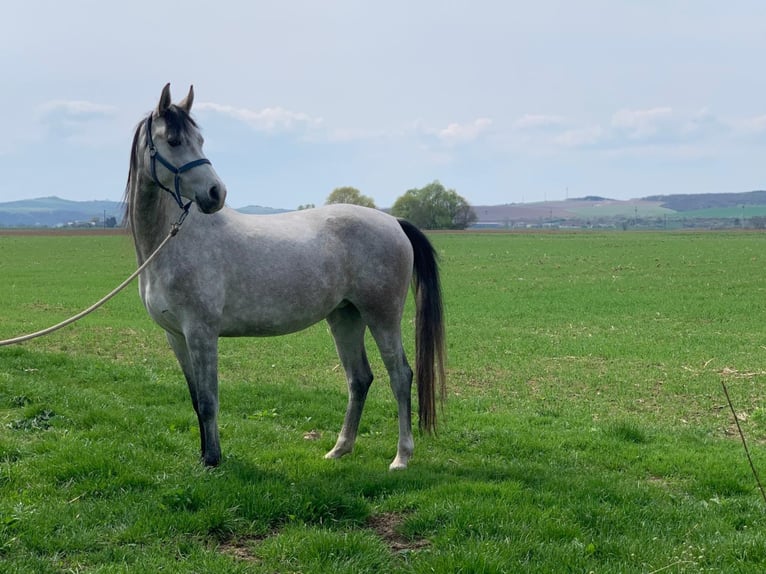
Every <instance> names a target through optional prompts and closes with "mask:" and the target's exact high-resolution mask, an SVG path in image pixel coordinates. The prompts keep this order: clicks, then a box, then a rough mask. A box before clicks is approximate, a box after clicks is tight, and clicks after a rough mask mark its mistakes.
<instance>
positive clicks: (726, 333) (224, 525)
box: [0, 232, 766, 574]
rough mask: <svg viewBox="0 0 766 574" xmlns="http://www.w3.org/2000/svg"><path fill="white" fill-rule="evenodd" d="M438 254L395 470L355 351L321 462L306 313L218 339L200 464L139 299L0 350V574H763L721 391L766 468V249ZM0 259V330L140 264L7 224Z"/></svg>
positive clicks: (330, 388)
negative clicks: (430, 330)
mask: <svg viewBox="0 0 766 574" xmlns="http://www.w3.org/2000/svg"><path fill="white" fill-rule="evenodd" d="M432 239H433V241H434V243H435V245H436V246H437V248H438V251H439V252H440V254H441V261H442V272H443V282H444V291H445V300H446V315H447V336H448V353H449V369H448V376H449V380H448V397H447V400H446V404H445V410H444V413H443V416H442V418H441V427H440V432H439V434H438V435H437V436H435V437H428V436H417V435H416V450H415V456H414V458H413V459H412V461H411V463H410V468H409V469H408V470H406V471H403V472H389V471H388V470H387V465H388V463H389V462H390V460H391V459H392V457H393V455H394V452H395V446H396V432H397V430H396V429H397V422H396V407H395V402H394V400H393V398H392V397H391V393H390V391H389V389H388V384H387V380H386V377H385V373H384V371H383V369H382V366H381V362H380V359H379V357H378V355H377V352H376V351H375V350H374V349H371V352H370V355H371V362H372V366H373V370H374V371H375V373H376V375H377V380H376V383H375V384H374V385H373V388H372V390H371V391H370V397H369V400H368V403H367V409H366V411H365V414H364V417H363V419H362V427H361V431H360V437H359V440H358V442H357V447H356V450H355V452H354V453H353V454H351V455H349V456H347V457H345V458H343V459H341V460H338V461H328V460H323V459H322V455H323V454H324V453H325V452H326V451H327V450H328V449H329V448H330V447H331V446H332V445H333V443H334V440H335V438H336V434H337V432H338V430H339V429H340V425H341V422H342V417H343V412H344V408H345V404H346V391H345V382H344V380H343V377H342V374H341V371H340V369H339V366H338V360H337V358H336V356H335V353H334V349H333V344H332V340H331V337H330V335H329V333H328V332H327V329H326V327H325V326H324V325H323V324H319V325H316V326H315V327H313V328H311V329H308V330H307V331H304V332H301V333H297V334H294V335H291V336H286V337H281V338H273V339H227V340H222V341H221V358H220V376H221V417H220V424H221V435H222V448H223V456H224V459H223V462H222V464H221V466H220V467H218V468H216V469H213V470H208V469H205V468H203V466H202V465H201V464H200V463H199V460H198V441H199V437H198V430H197V423H196V417H195V415H194V413H193V411H192V407H191V402H190V400H189V398H188V396H187V391H186V385H185V383H184V382H183V380H182V376H181V373H180V370H179V368H178V367H177V365H176V363H175V359H174V358H173V356H172V354H171V352H170V351H169V349H168V348H167V346H166V342H165V339H164V334H163V332H162V331H161V329H160V328H159V327H157V326H155V325H154V324H153V323H152V322H151V320H150V319H149V318H148V316H147V315H146V313H145V311H144V310H143V307H142V305H141V302H140V300H139V297H138V294H137V287H136V286H135V285H132V286H131V287H129V288H128V290H127V291H126V292H124V293H122V294H120V295H119V296H117V298H115V299H114V300H112V301H111V302H109V303H108V304H107V305H106V307H104V308H102V309H100V310H99V311H97V312H96V313H94V314H93V315H90V316H89V317H87V318H85V319H83V320H82V321H81V322H79V323H77V324H75V325H73V326H70V327H67V328H65V329H64V330H62V331H59V332H57V333H55V334H53V335H50V336H48V337H45V338H43V339H37V340H35V341H32V342H28V343H25V344H23V345H19V346H11V347H2V348H0V570H2V571H3V572H14V573H16V572H24V573H26V572H28V573H35V574H38V573H47V572H50V573H54V572H55V573H63V572H88V573H91V572H99V573H101V572H104V573H107V572H108V573H117V572H120V573H122V572H124V573H128V572H130V573H135V572H160V571H165V572H205V573H230V572H235V573H237V572H239V573H244V572H254V573H275V572H279V573H282V572H302V573H314V572H332V573H333V574H340V573H364V572H369V573H373V572H375V573H378V572H407V573H426V572H437V573H439V572H465V573H495V572H525V573H526V572H539V573H550V572H582V573H588V572H595V573H613V572H623V573H645V574H649V573H659V572H662V573H680V572H685V573H692V572H694V573H696V572H721V573H733V572H741V573H746V572H762V571H764V568H766V503H764V500H763V499H762V498H761V494H760V492H759V490H758V488H757V485H756V481H755V478H754V477H753V474H752V472H751V470H750V467H749V465H748V462H747V458H746V457H745V453H744V449H743V448H742V444H741V442H740V439H739V436H738V434H737V433H736V426H735V424H734V420H733V418H732V415H731V412H730V411H729V407H728V404H727V402H726V398H725V396H724V394H723V391H722V385H721V383H722V382H725V383H726V385H727V386H728V389H729V392H730V394H731V397H732V400H733V402H734V404H735V408H736V412H737V413H738V415H739V419H740V421H741V425H742V429H743V431H744V433H745V435H746V437H747V440H748V445H749V447H750V451H751V454H752V457H753V461H754V464H755V466H756V468H757V469H758V470H759V471H760V472H761V474H763V475H764V476H763V477H762V478H764V479H766V389H765V388H764V383H765V382H766V329H764V325H765V324H766V278H765V277H764V269H766V236H765V235H762V234H759V233H745V232H741V233H736V232H732V233H680V232H679V233H638V232H628V233H617V232H614V233H579V234H574V233H572V234H566V233H539V234H479V233H473V234H472V233H445V234H434V235H432ZM0 253H2V255H0V291H1V292H2V306H1V307H0V339H4V338H8V337H12V336H16V335H19V334H22V333H26V332H29V331H34V330H37V329H40V328H43V327H47V326H48V325H50V324H53V323H55V322H58V321H60V320H62V319H64V318H66V317H68V316H70V315H72V314H74V313H75V312H77V311H79V310H81V309H83V308H85V307H87V306H88V305H90V304H91V303H92V302H94V301H96V300H97V299H99V298H100V297H101V296H102V295H104V294H105V293H106V292H108V291H109V290H111V289H112V287H114V286H115V285H117V284H118V283H119V282H120V281H122V279H124V278H125V277H126V276H127V275H128V274H129V273H130V272H131V271H132V270H133V269H134V268H135V259H134V255H133V252H132V245H131V243H130V240H129V239H128V238H127V237H125V236H100V235H99V236H69V235H54V236H17V235H10V236H0ZM190 256H192V255H190ZM411 318H412V313H411V306H410V310H409V311H408V314H407V316H406V319H405V325H404V331H405V334H406V341H405V345H406V347H407V349H408V351H409V353H410V355H411V354H412V351H411V349H412V339H413V333H412V325H411Z"/></svg>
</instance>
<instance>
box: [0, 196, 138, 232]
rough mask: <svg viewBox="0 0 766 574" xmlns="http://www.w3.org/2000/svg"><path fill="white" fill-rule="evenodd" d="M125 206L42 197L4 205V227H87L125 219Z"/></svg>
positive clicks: (0, 215) (0, 207)
mask: <svg viewBox="0 0 766 574" xmlns="http://www.w3.org/2000/svg"><path fill="white" fill-rule="evenodd" d="M122 211H123V207H122V203H120V202H117V201H70V200H68V199H61V198H60V197H41V198H38V199H25V200H21V201H9V202H6V203H0V227H63V226H65V225H72V224H81V225H87V224H89V223H93V222H96V221H97V222H99V225H103V222H104V218H107V219H108V218H110V217H113V218H115V219H116V220H117V221H118V222H119V221H120V220H121V219H122Z"/></svg>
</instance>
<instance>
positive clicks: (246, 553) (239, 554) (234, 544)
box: [218, 536, 265, 564]
mask: <svg viewBox="0 0 766 574" xmlns="http://www.w3.org/2000/svg"><path fill="white" fill-rule="evenodd" d="M264 538H265V537H263V536H254V537H250V538H235V539H231V540H227V541H225V542H221V543H220V544H219V546H218V551H219V552H220V553H221V554H226V555H227V556H231V557H232V558H234V559H236V560H241V561H242V562H250V563H251V564H259V563H260V562H261V559H260V558H258V557H257V556H256V555H255V554H253V550H252V545H253V544H254V543H257V542H261V541H262V540H264Z"/></svg>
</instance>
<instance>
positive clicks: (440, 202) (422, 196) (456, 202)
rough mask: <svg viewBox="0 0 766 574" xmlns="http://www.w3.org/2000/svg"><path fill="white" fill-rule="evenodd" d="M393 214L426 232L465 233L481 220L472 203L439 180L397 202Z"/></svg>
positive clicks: (413, 191) (409, 193) (409, 191)
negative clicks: (436, 230)
mask: <svg viewBox="0 0 766 574" xmlns="http://www.w3.org/2000/svg"><path fill="white" fill-rule="evenodd" d="M391 214H392V215H395V216H396V217H401V218H402V219H406V220H408V221H409V222H410V223H414V224H415V225H417V226H418V227H420V228H422V229H465V228H466V227H468V226H469V225H471V224H472V223H474V222H475V221H476V220H477V217H476V213H475V212H474V211H473V208H472V207H471V206H470V205H469V204H468V202H467V201H466V200H465V199H464V198H463V197H461V196H460V195H458V194H457V192H456V191H455V190H454V189H446V188H445V187H444V186H443V185H442V184H441V183H439V181H438V180H437V181H434V182H432V183H429V184H428V185H427V186H425V187H422V188H420V189H410V190H408V191H407V192H406V193H405V194H404V195H402V196H401V197H399V199H397V200H396V202H395V203H394V206H393V207H392V208H391Z"/></svg>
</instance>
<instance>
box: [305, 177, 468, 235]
mask: <svg viewBox="0 0 766 574" xmlns="http://www.w3.org/2000/svg"><path fill="white" fill-rule="evenodd" d="M331 203H353V204H355V205H362V206H364V207H372V208H376V206H375V201H374V200H373V199H372V198H371V197H369V196H367V195H364V194H362V192H361V191H359V190H358V189H356V188H355V187H349V186H345V187H337V188H335V189H334V190H333V191H332V193H330V195H328V196H327V200H326V201H325V204H327V205H329V204H331ZM311 207H314V205H313V204H308V205H301V206H299V207H298V209H309V208H311ZM390 212H391V215H393V216H395V217H401V218H402V219H406V220H407V221H409V222H410V223H413V224H415V225H417V226H418V227H420V228H421V229H465V228H466V227H468V226H470V225H471V224H472V223H474V222H475V221H476V220H477V217H476V213H475V212H474V210H473V208H472V207H471V206H470V205H469V204H468V202H467V201H466V200H465V198H463V197H462V196H460V195H459V194H458V193H457V192H456V191H455V190H454V189H447V188H445V187H444V185H442V184H441V183H440V182H439V181H438V180H436V181H433V182H431V183H429V184H428V185H426V186H425V187H421V188H415V189H409V190H407V191H406V192H405V193H404V195H402V196H401V197H399V198H398V199H397V200H396V201H395V202H394V205H393V206H392V207H391V211H390Z"/></svg>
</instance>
